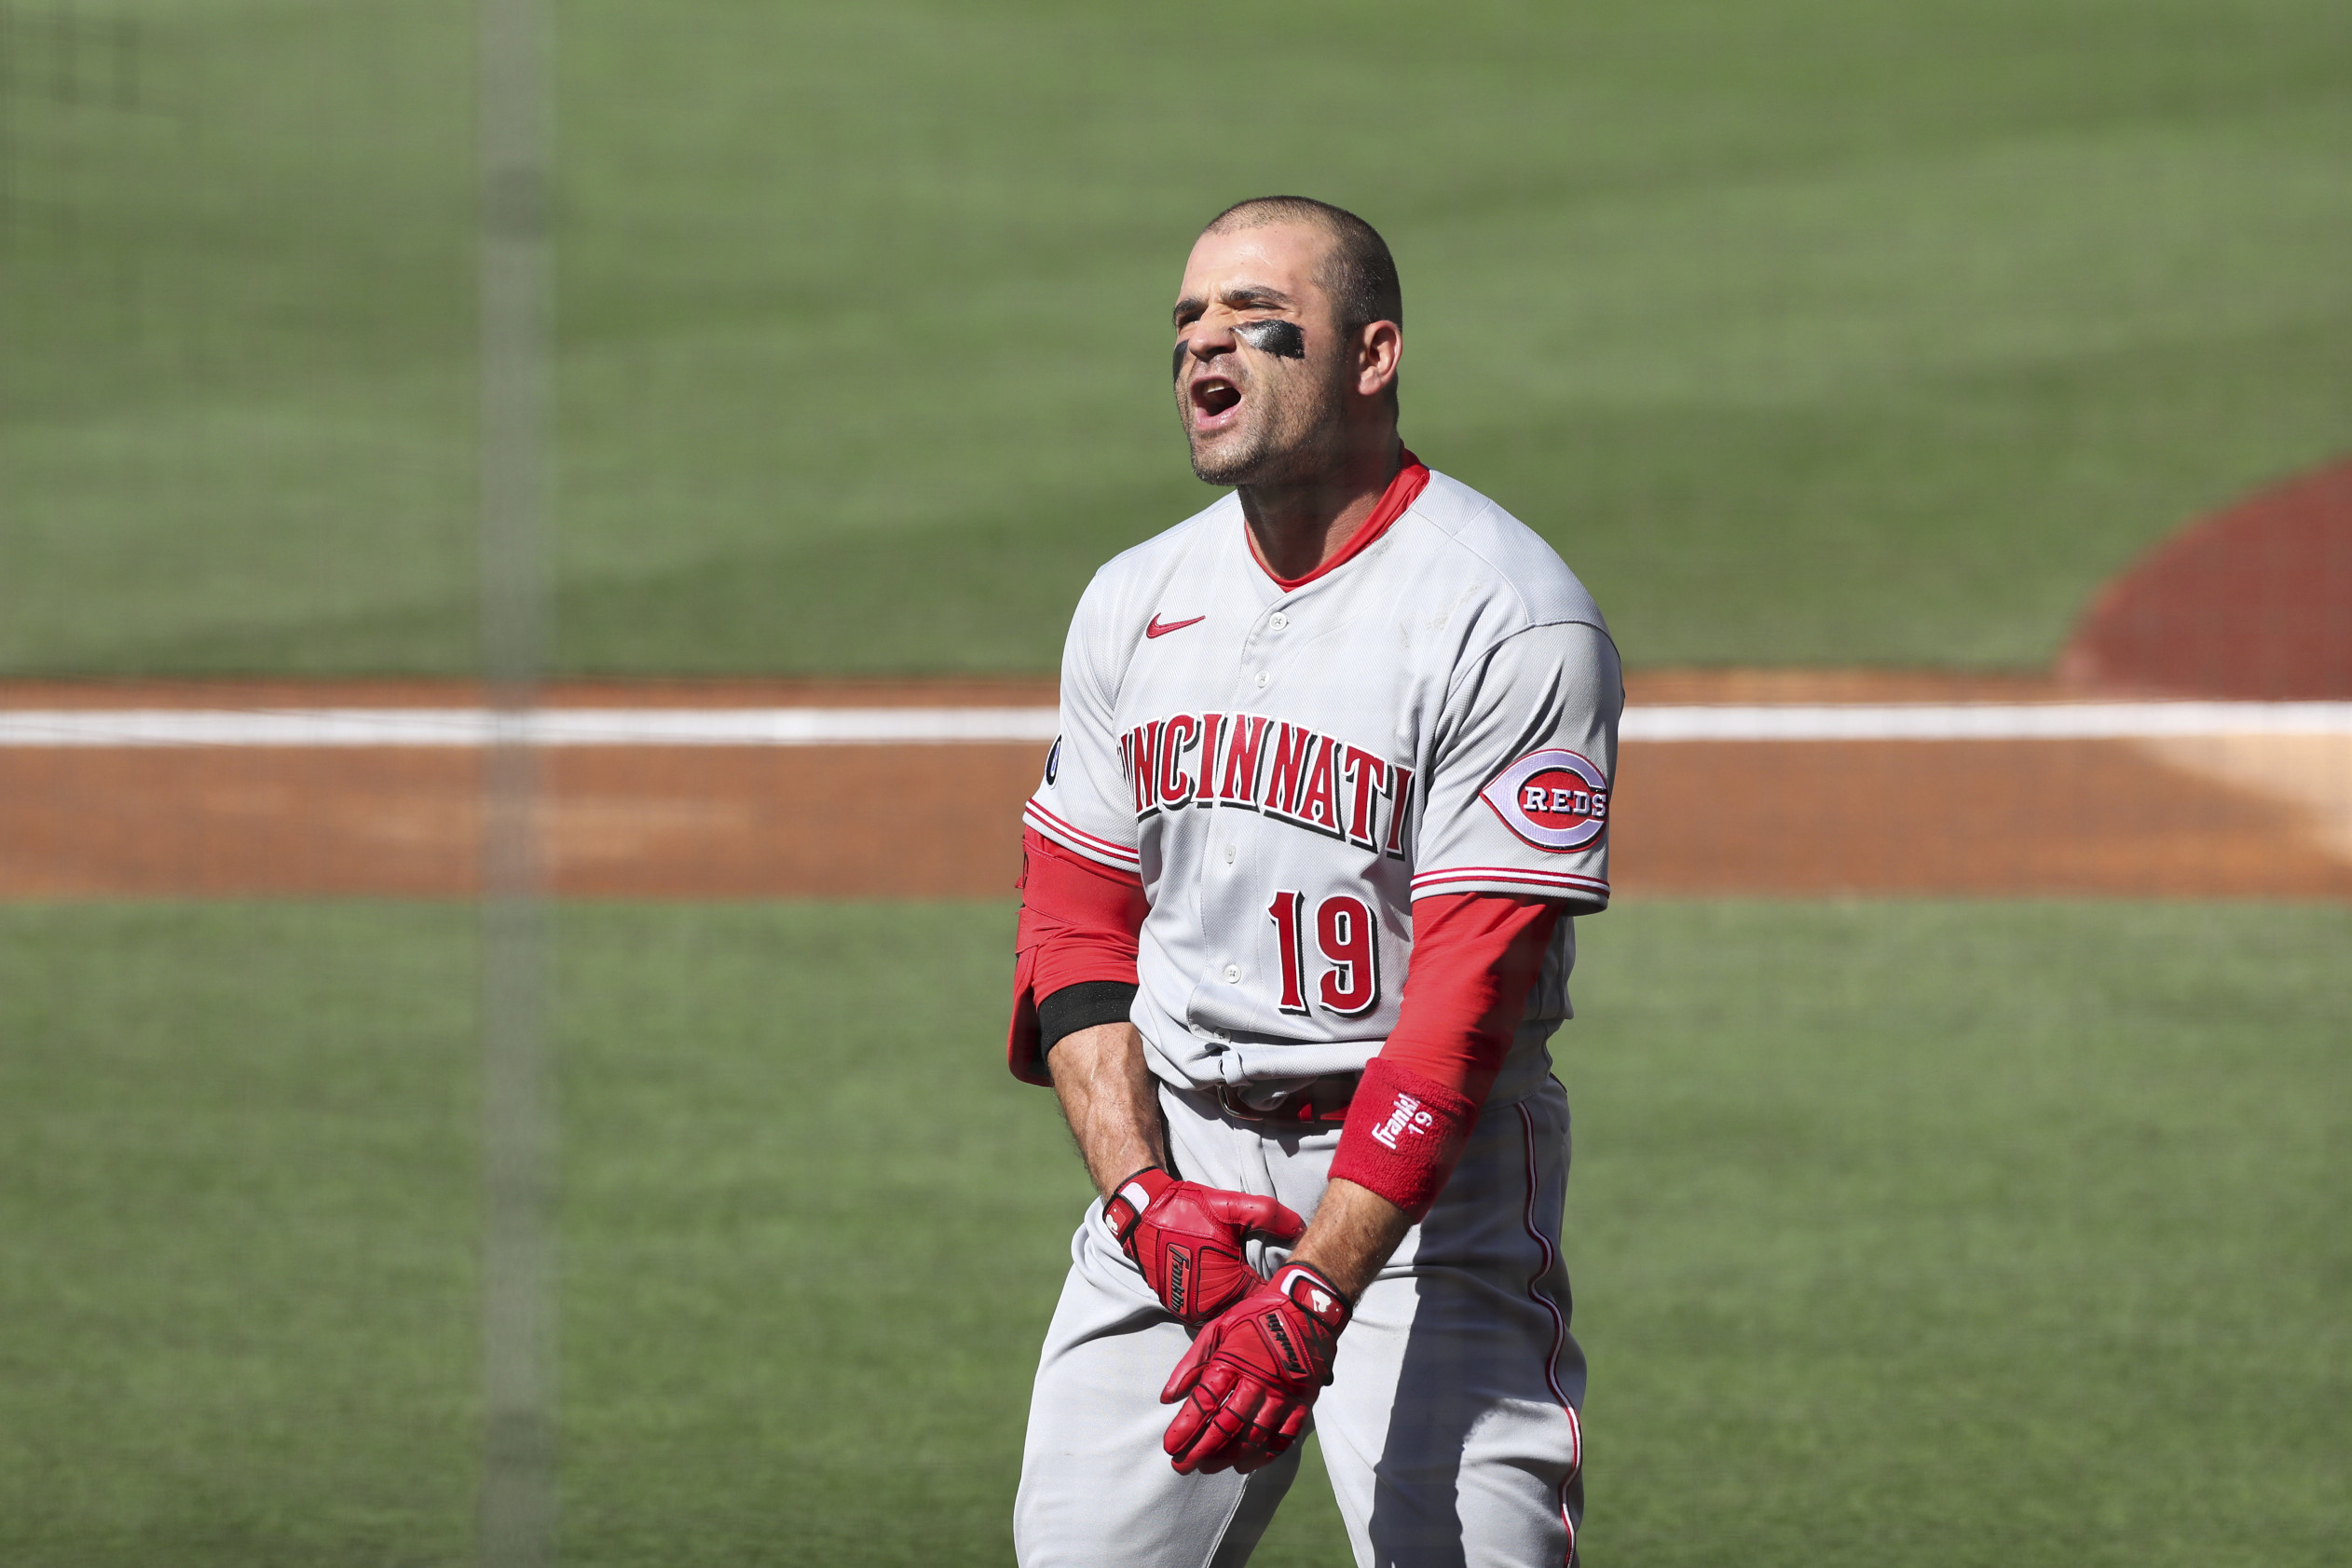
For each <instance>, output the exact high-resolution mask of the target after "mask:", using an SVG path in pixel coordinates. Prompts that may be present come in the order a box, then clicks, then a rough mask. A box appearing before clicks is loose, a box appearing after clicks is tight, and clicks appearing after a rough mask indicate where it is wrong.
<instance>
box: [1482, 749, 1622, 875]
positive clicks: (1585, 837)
mask: <svg viewBox="0 0 2352 1568" xmlns="http://www.w3.org/2000/svg"><path fill="white" fill-rule="evenodd" d="M1478 796H1479V798H1480V799H1482V800H1484V801H1485V802H1486V804H1487V805H1488V806H1490V807H1492V808H1493V809H1494V812H1495V814H1496V815H1497V816H1498V817H1500V818H1502V819H1503V825H1505V826H1507V827H1509V828H1510V829H1511V831H1512V832H1513V833H1516V834H1517V835H1519V837H1520V838H1522V839H1525V840H1526V841H1527V842H1528V843H1530V844H1533V845H1534V846H1535V847H1536V848H1538V849H1539V850H1552V851H1555V852H1556V851H1564V850H1573V849H1580V848H1582V847H1583V846H1584V845H1586V844H1589V843H1591V842H1592V841H1593V839H1597V838H1599V837H1600V836H1601V832H1602V830H1603V829H1604V828H1606V827H1607V826H1608V779H1607V776H1605V775H1604V774H1603V773H1602V772H1601V770H1599V769H1598V768H1595V767H1594V766H1593V764H1592V762H1591V761H1590V760H1589V759H1587V758H1585V757H1579V756H1578V755H1577V754H1576V753H1575V752H1572V751H1569V750H1567V749H1566V747H1564V746H1551V747H1547V748H1546V749H1544V750H1542V751H1537V752H1529V753H1528V754H1527V755H1526V756H1525V757H1521V758H1520V759H1519V760H1518V761H1516V762H1514V763H1512V764H1511V766H1510V767H1508V768H1506V769H1504V770H1502V771H1501V772H1500V773H1497V775H1495V781H1494V783H1492V784H1488V785H1487V786H1486V787H1485V788H1484V789H1483V790H1480V791H1479V792H1478Z"/></svg>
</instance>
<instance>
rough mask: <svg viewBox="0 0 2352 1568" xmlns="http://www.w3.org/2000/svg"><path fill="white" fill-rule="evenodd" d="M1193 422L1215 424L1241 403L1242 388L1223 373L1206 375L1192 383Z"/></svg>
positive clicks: (1220, 421)
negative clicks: (1227, 378)
mask: <svg viewBox="0 0 2352 1568" xmlns="http://www.w3.org/2000/svg"><path fill="white" fill-rule="evenodd" d="M1192 394H1193V422H1194V423H1195V424H1197V425H1214V424H1219V423H1222V422H1223V419H1224V416H1225V415H1227V414H1230V413H1232V412H1233V411H1234V410H1235V409H1236V408H1238V407H1239V406H1240V405H1241V389H1240V388H1238V387H1237V386H1235V385H1234V384H1233V383H1232V382H1230V381H1227V380H1226V379H1225V378H1224V376H1222V375H1206V376H1203V377H1201V378H1200V379H1199V380H1197V381H1196V382H1194V383H1193V385H1192Z"/></svg>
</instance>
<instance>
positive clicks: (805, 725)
mask: <svg viewBox="0 0 2352 1568" xmlns="http://www.w3.org/2000/svg"><path fill="white" fill-rule="evenodd" d="M501 723H519V724H520V725H521V728H522V731H523V733H522V735H521V736H520V737H519V738H520V739H522V740H524V741H525V742H526V743H529V744H532V745H540V746H840V745H959V744H961V745H988V744H1000V745H1001V744H1018V743H1045V742H1047V741H1050V740H1052V739H1053V738H1054V735H1055V733H1056V731H1057V729H1058V728H1059V725H1060V717H1059V716H1058V715H1057V713H1056V711H1055V710H1054V709H1052V708H1039V707H1029V708H540V709H535V710H533V711H532V712H530V713H528V714H526V715H524V716H520V717H519V719H502V718H501V717H500V716H499V715H498V714H496V713H494V712H493V711H492V710H490V709H487V708H253V709H232V708H16V709H0V749H7V748H55V747H73V746H83V747H105V748H144V747H168V746H182V747H209V746H279V747H288V748H306V749H307V748H311V747H348V746H371V747H373V746H393V747H476V746H483V745H486V744H488V743H490V742H491V740H492V739H493V738H494V737H496V736H499V725H500V724H501ZM2219 735H2352V702H2034V703H1956V704H1941V705H1935V704H1926V703H1883V704H1867V705H1866V704H1853V705H1839V706H1829V705H1818V706H1805V707H1797V706H1743V707H1729V706H1726V707H1655V708H1641V707H1637V708H1633V709H1630V710H1628V711H1627V713H1626V715H1625V718H1624V722H1623V725H1622V727H1621V729H1620V737H1621V738H1622V739H1624V740H1627V741H1634V742H1642V743H1655V742H1671V741H2082V740H2161V739H2165V738H2167V737H2173V736H2219ZM499 738H506V739H514V738H517V737H513V736H504V737H499Z"/></svg>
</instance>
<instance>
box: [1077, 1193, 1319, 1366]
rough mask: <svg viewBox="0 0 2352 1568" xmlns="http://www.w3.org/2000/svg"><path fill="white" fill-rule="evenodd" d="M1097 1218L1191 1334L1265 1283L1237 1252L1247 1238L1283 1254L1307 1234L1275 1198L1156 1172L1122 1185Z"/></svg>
mask: <svg viewBox="0 0 2352 1568" xmlns="http://www.w3.org/2000/svg"><path fill="white" fill-rule="evenodd" d="M1102 1218H1103V1220H1104V1222H1105V1223H1107V1224H1108V1225H1109V1226H1110V1227H1111V1231H1112V1234H1114V1235H1116V1236H1117V1237H1118V1238H1119V1249H1120V1250H1121V1251H1123V1252H1125V1253H1126V1254H1127V1255H1128V1257H1129V1258H1130V1259H1132V1260H1134V1262H1135V1266H1136V1267H1137V1268H1139V1269H1142V1271H1143V1278H1144V1281H1145V1283H1147V1284H1149V1285H1150V1286H1151V1288H1152V1294H1154V1295H1155V1296H1157V1297H1158V1298H1159V1299H1160V1304H1161V1305H1162V1306H1164V1307H1166V1308H1167V1309H1168V1310H1169V1313H1170V1314H1172V1315H1173V1316H1176V1317H1177V1318H1179V1319H1181V1320H1182V1321H1183V1323H1185V1324H1186V1325H1187V1326H1189V1327H1193V1328H1197V1327H1199V1326H1200V1325H1201V1324H1203V1323H1206V1322H1208V1321H1209V1320H1210V1318H1212V1317H1214V1316H1217V1314H1219V1313H1221V1312H1223V1311H1224V1310H1225V1308H1227V1307H1229V1306H1231V1305H1233V1303H1234V1302H1238V1301H1239V1300H1240V1299H1241V1298H1242V1297H1244V1296H1246V1295H1248V1294H1249V1293H1250V1292H1251V1291H1252V1290H1254V1289H1256V1288H1258V1287H1259V1286H1260V1285H1261V1284H1263V1283H1264V1281H1262V1280H1260V1279H1259V1278H1258V1275H1257V1271H1256V1270H1255V1269H1252V1268H1251V1266H1250V1263H1249V1260H1248V1259H1247V1258H1246V1257H1245V1256H1244V1255H1243V1253H1242V1250H1241V1244H1242V1242H1243V1241H1244V1240H1245V1239H1246V1238H1247V1237H1249V1236H1251V1235H1253V1234H1254V1235H1260V1236H1264V1237H1265V1238H1266V1239H1267V1240H1269V1241H1272V1242H1274V1243H1276V1244H1277V1245H1279V1246H1283V1247H1288V1246H1289V1245H1290V1244H1291V1243H1292V1242H1294V1241H1296V1240H1298V1238H1299V1237H1301V1236H1303V1235H1305V1234H1306V1220H1302V1219H1300V1218H1299V1217H1298V1216H1297V1215H1295V1214H1293V1213H1292V1212H1291V1211H1290V1210H1289V1209H1287V1208H1285V1207H1282V1206H1281V1205H1280V1204H1279V1203H1277V1202H1276V1201H1275V1200H1274V1199H1272V1198H1261V1197H1253V1196H1251V1194H1250V1193H1228V1192H1226V1191H1224V1189H1222V1188H1218V1187H1203V1186H1201V1185H1200V1184H1199V1183H1198V1182H1196V1181H1179V1180H1177V1179H1175V1178H1174V1177H1172V1176H1170V1175H1169V1174H1168V1172H1166V1171H1164V1170H1162V1169H1160V1167H1159V1166H1144V1167H1143V1168H1142V1170H1139V1171H1137V1172H1136V1173H1135V1174H1134V1175H1133V1176H1130V1177H1128V1179H1126V1180H1125V1181H1122V1182H1120V1183H1119V1187H1118V1191H1117V1192H1115V1193H1112V1194H1111V1197H1110V1201H1109V1202H1107V1203H1105V1204H1104V1205H1103V1206H1102Z"/></svg>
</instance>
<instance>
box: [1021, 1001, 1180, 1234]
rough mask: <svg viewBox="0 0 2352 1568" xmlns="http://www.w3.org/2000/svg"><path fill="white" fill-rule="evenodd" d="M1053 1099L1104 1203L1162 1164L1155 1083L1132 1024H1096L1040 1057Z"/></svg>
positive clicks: (1164, 1142)
mask: <svg viewBox="0 0 2352 1568" xmlns="http://www.w3.org/2000/svg"><path fill="white" fill-rule="evenodd" d="M1046 1071H1048V1072H1049V1073H1051V1074H1052V1075H1053V1081H1054V1094H1055V1095H1056V1096H1057V1097H1058V1098H1060V1101H1061V1113H1062V1115H1063V1117H1064V1118H1066V1119H1067V1120H1068V1121H1069V1123H1070V1135H1071V1137H1073V1139H1077V1143H1078V1157H1079V1158H1080V1159H1082V1160H1084V1161H1086V1164H1087V1175H1088V1176H1091V1177H1093V1178H1094V1185H1095V1189H1096V1190H1097V1191H1098V1192H1100V1193H1102V1195H1103V1196H1105V1197H1108V1196H1110V1195H1111V1193H1113V1192H1114V1190H1115V1189H1116V1188H1117V1186H1118V1184H1119V1183H1120V1182H1122V1181H1124V1180H1126V1179H1128V1177H1130V1176H1133V1175H1134V1174H1135V1173H1136V1172H1137V1171H1139V1170H1142V1168H1143V1167H1144V1166H1165V1165H1166V1164H1167V1163H1168V1136H1167V1133H1166V1130H1165V1128H1164V1127H1163V1125H1162V1124H1161V1121H1160V1110H1159V1084H1158V1082H1157V1080H1155V1079H1154V1078H1153V1076H1152V1070H1151V1069H1150V1068H1149V1067H1147V1066H1145V1065H1144V1062H1143V1037H1142V1035H1141V1034H1139V1033H1138V1032H1136V1029H1135V1026H1134V1025H1133V1024H1097V1025H1096V1026H1095V1027H1094V1028H1092V1029H1079V1030H1077V1031H1075V1032H1074V1033H1071V1034H1065V1035H1063V1036H1062V1037H1061V1039H1060V1041H1059V1042H1057V1043H1055V1045H1054V1047H1053V1050H1052V1051H1051V1052H1050V1053H1049V1054H1048V1055H1047V1056H1046Z"/></svg>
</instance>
